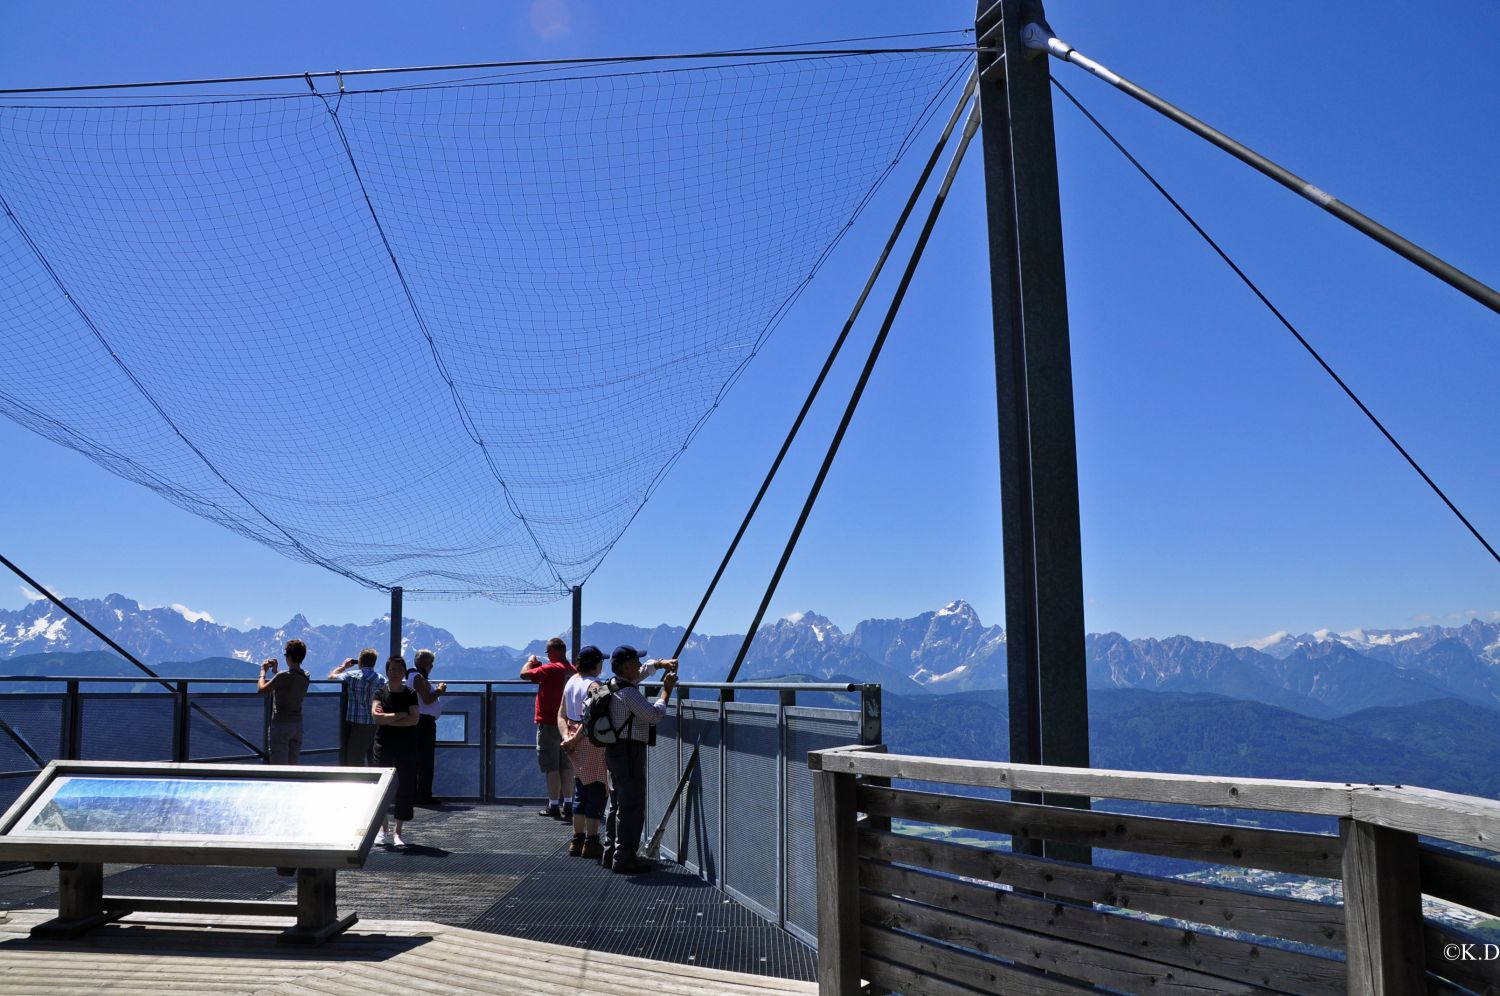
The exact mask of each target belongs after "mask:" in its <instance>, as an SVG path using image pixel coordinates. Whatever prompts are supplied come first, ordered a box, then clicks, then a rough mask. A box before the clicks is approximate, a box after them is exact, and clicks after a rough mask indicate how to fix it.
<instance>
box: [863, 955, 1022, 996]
mask: <svg viewBox="0 0 1500 996" xmlns="http://www.w3.org/2000/svg"><path fill="white" fill-rule="evenodd" d="M860 971H861V972H862V973H863V974H864V977H865V978H867V979H869V980H870V983H871V992H876V993H881V992H893V993H905V994H907V996H994V990H993V989H974V988H971V987H969V986H965V985H960V984H959V983H957V982H949V981H947V980H946V979H934V978H931V977H929V976H926V975H923V974H922V973H921V972H919V971H917V970H916V969H914V968H908V967H907V966H905V965H898V964H896V963H895V962H891V961H886V960H885V959H884V958H871V957H869V956H868V955H866V956H865V958H864V959H863V960H862V961H861V963H860Z"/></svg>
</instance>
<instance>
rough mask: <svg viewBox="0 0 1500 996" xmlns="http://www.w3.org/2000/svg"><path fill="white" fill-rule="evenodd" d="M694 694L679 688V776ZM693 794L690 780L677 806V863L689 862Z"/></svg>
mask: <svg viewBox="0 0 1500 996" xmlns="http://www.w3.org/2000/svg"><path fill="white" fill-rule="evenodd" d="M691 694H692V689H690V688H678V689H677V776H678V777H679V778H681V777H682V766H683V765H684V764H685V763H687V758H685V757H683V756H682V741H683V734H685V733H686V732H687V717H686V715H685V713H686V710H685V709H684V708H683V706H685V705H686V704H687V700H688V696H690V695H691ZM692 795H693V783H692V782H691V781H689V782H688V784H687V785H685V786H683V789H682V801H681V802H680V803H678V806H677V863H678V864H679V865H681V864H686V863H687V825H688V820H687V814H688V801H689V800H690V799H691V798H692Z"/></svg>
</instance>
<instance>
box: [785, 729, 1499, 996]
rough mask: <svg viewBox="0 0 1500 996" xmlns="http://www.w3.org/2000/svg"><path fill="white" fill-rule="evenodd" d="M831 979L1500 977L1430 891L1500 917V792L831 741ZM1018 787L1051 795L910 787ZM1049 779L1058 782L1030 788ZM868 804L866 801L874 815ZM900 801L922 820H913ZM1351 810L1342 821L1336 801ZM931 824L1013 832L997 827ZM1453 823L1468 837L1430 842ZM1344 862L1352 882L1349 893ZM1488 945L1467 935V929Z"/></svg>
mask: <svg viewBox="0 0 1500 996" xmlns="http://www.w3.org/2000/svg"><path fill="white" fill-rule="evenodd" d="M809 764H810V767H811V768H812V769H813V770H814V772H815V774H814V776H813V777H814V792H815V800H816V803H815V805H816V812H817V830H818V832H817V870H818V896H819V906H818V942H819V943H818V977H819V986H820V989H819V991H820V992H821V993H823V994H825V996H850V994H855V993H861V992H873V993H885V992H898V993H905V994H908V996H915V994H918V993H931V994H934V996H973V994H976V993H1006V994H1030V993H1078V992H1093V991H1097V990H1096V988H1095V987H1101V988H1104V989H1108V990H1111V991H1123V992H1132V993H1133V992H1151V993H1158V992H1161V993H1166V992H1170V993H1264V992H1292V993H1310V994H1325V993H1346V992H1347V993H1355V994H1360V996H1367V994H1369V996H1409V994H1416V993H1424V992H1429V991H1433V992H1463V991H1466V990H1467V991H1471V992H1477V993H1500V949H1497V945H1496V944H1495V943H1493V941H1494V938H1493V937H1490V938H1489V941H1490V943H1488V944H1486V938H1485V937H1483V936H1479V935H1477V934H1472V933H1470V932H1468V931H1467V930H1465V929H1464V928H1462V927H1460V926H1456V925H1455V924H1454V922H1453V921H1452V919H1451V918H1449V917H1443V918H1440V919H1433V918H1424V916H1423V898H1422V897H1423V896H1424V895H1426V896H1430V897H1433V898H1435V899H1439V900H1443V901H1446V902H1449V903H1454V904H1459V905H1461V906H1464V907H1468V908H1469V909H1470V910H1474V911H1478V912H1479V913H1481V914H1484V915H1487V916H1489V917H1497V918H1500V863H1496V862H1495V861H1492V860H1489V859H1490V858H1491V857H1494V854H1493V852H1495V851H1497V850H1500V802H1496V801H1494V800H1490V799H1478V798H1473V797H1470V796H1462V795H1454V794H1452V793H1448V792H1435V791H1431V790H1428V789H1421V788H1407V787H1403V786H1399V785H1397V786H1391V785H1344V784H1334V783H1324V782H1299V781H1280V780H1270V779H1246V778H1214V777H1199V776H1190V775H1172V774H1148V773H1142V772H1130V771H1101V770H1093V769H1082V768H1050V767H1041V766H1035V765H1024V764H1002V763H996V762H985V761H964V760H952V759H943V758H928V757H910V756H902V755H894V754H887V753H883V748H880V747H875V748H870V747H864V748H840V749H836V750H825V751H818V752H816V753H813V754H812V755H810V757H809ZM892 779H901V780H910V781H917V782H935V783H944V784H949V785H955V786H964V787H966V788H967V789H968V790H969V791H971V792H972V790H973V789H1001V790H1007V791H1010V792H1013V793H1016V794H1017V795H1020V796H1021V797H1024V798H1040V799H1042V800H1043V801H1042V802H1041V803H1034V802H1018V801H1013V800H1003V799H999V798H977V797H975V796H973V795H972V794H970V795H956V794H947V793H937V792H929V791H916V790H911V789H904V788H892V787H890V784H891V780H892ZM1028 793H1044V795H1029V794H1028ZM1059 796H1062V797H1069V796H1071V797H1074V798H1077V797H1088V798H1096V799H1111V800H1126V801H1132V802H1146V803H1166V804H1175V805H1178V806H1195V807H1210V808H1217V809H1248V810H1261V811H1268V812H1279V813H1294V814H1305V815H1312V816H1320V817H1328V818H1333V819H1336V820H1337V825H1338V834H1337V835H1334V834H1333V833H1310V832H1303V831H1293V830H1276V829H1265V828H1261V827H1251V826H1240V825H1235V824H1230V823H1220V822H1212V821H1210V820H1209V819H1208V818H1204V819H1197V818H1192V819H1177V818H1172V819H1168V818H1162V817H1157V816H1144V815H1124V814H1120V813H1114V812H1104V811H1097V810H1096V811H1090V810H1085V809H1078V808H1070V807H1068V806H1062V805H1049V804H1046V800H1048V799H1052V800H1056V799H1057V798H1058V797H1059ZM860 814H864V818H863V819H861V818H860ZM892 820H897V821H901V822H900V823H899V824H896V830H895V832H893V831H892V823H891V821H892ZM1329 823H1330V825H1331V823H1332V821H1331V820H1330V821H1329ZM922 825H928V826H932V827H947V828H963V829H967V830H970V831H980V832H989V833H995V834H1004V835H1008V836H1009V838H1010V844H1011V849H1009V850H1006V849H1004V846H1003V844H1001V843H997V844H996V845H995V846H994V847H981V846H974V845H972V844H958V843H952V842H950V841H946V840H940V839H933V837H932V836H930V835H923V834H922V833H920V832H918V831H919V830H920V829H921V826H922ZM1419 835H1420V836H1421V837H1427V838H1432V839H1435V840H1438V841H1443V842H1446V843H1448V844H1457V845H1461V846H1462V847H1463V848H1465V849H1466V850H1467V851H1471V852H1473V851H1477V852H1480V853H1478V854H1470V853H1460V852H1458V851H1456V850H1455V849H1453V848H1452V847H1448V846H1438V845H1434V844H1430V843H1423V842H1421V841H1419ZM1038 842H1046V845H1047V846H1048V847H1049V848H1057V847H1061V848H1062V849H1063V851H1064V853H1067V849H1068V848H1069V847H1071V848H1072V853H1074V854H1075V855H1076V854H1080V853H1081V854H1084V855H1086V854H1087V851H1083V850H1081V849H1082V848H1107V849H1109V850H1112V851H1128V852H1134V853H1137V854H1145V855H1155V856H1160V857H1168V858H1178V859H1183V860H1187V861H1192V862H1206V863H1209V864H1212V865H1217V866H1231V867H1234V868H1250V869H1263V870H1265V871H1269V872H1280V873H1285V874H1290V875H1296V876H1310V877H1311V881H1317V880H1323V884H1324V885H1325V886H1328V888H1327V889H1326V890H1325V891H1326V892H1328V893H1330V895H1329V896H1328V897H1327V898H1328V901H1315V900H1312V899H1305V898H1292V897H1290V896H1286V895H1273V894H1270V893H1268V892H1266V891H1249V890H1248V889H1242V888H1239V887H1235V888H1228V887H1225V886H1223V885H1213V884H1205V883H1203V882H1201V881H1189V880H1185V879H1182V878H1173V877H1167V876H1164V875H1154V874H1144V873H1138V872H1134V871H1121V870H1115V869H1107V868H1102V867H1095V866H1093V865H1090V864H1086V863H1080V862H1078V861H1065V860H1059V859H1058V858H1054V857H1040V856H1033V855H1032V854H1029V853H1025V852H1028V851H1035V850H1037V849H1038V847H1037V844H1038ZM1328 880H1337V881H1338V882H1340V883H1341V884H1342V889H1341V894H1342V899H1343V902H1342V904H1338V903H1336V902H1334V901H1333V899H1334V897H1333V895H1332V893H1333V892H1335V890H1334V889H1333V888H1332V883H1331V882H1329V881H1328ZM1465 945H1467V946H1465Z"/></svg>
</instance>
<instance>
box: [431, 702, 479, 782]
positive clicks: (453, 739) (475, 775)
mask: <svg viewBox="0 0 1500 996" xmlns="http://www.w3.org/2000/svg"><path fill="white" fill-rule="evenodd" d="M442 701H443V714H442V715H441V716H439V717H438V725H437V738H438V741H437V751H436V752H435V760H434V764H433V773H432V794H433V795H435V796H437V797H438V798H440V799H478V798H479V797H480V796H481V794H482V790H483V789H484V775H483V772H482V771H481V770H480V768H481V767H482V765H481V762H482V761H483V760H484V747H483V738H484V723H483V715H484V692H483V690H482V689H481V690H480V691H475V692H465V691H458V690H455V689H452V688H450V689H449V690H448V693H447V694H446V695H444V696H443V700H442Z"/></svg>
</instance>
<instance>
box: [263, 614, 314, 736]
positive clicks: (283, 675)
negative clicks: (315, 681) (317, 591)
mask: <svg viewBox="0 0 1500 996" xmlns="http://www.w3.org/2000/svg"><path fill="white" fill-rule="evenodd" d="M306 659H307V644H305V643H303V642H302V641H301V640H288V641H287V644H286V667H287V669H286V670H285V671H282V672H279V673H278V671H277V670H276V669H277V667H278V664H277V661H276V658H274V657H271V658H268V659H267V660H266V661H265V662H264V663H263V664H261V666H260V680H259V681H258V682H256V686H255V687H256V690H257V691H259V692H260V694H262V695H269V696H271V725H270V726H268V727H267V728H266V752H267V754H266V761H267V763H268V764H296V763H297V757H298V755H299V754H301V753H302V700H303V699H305V698H307V686H308V685H310V684H311V683H312V677H311V676H310V675H309V674H308V673H307V672H306V671H304V670H302V662H303V661H304V660H306Z"/></svg>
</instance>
